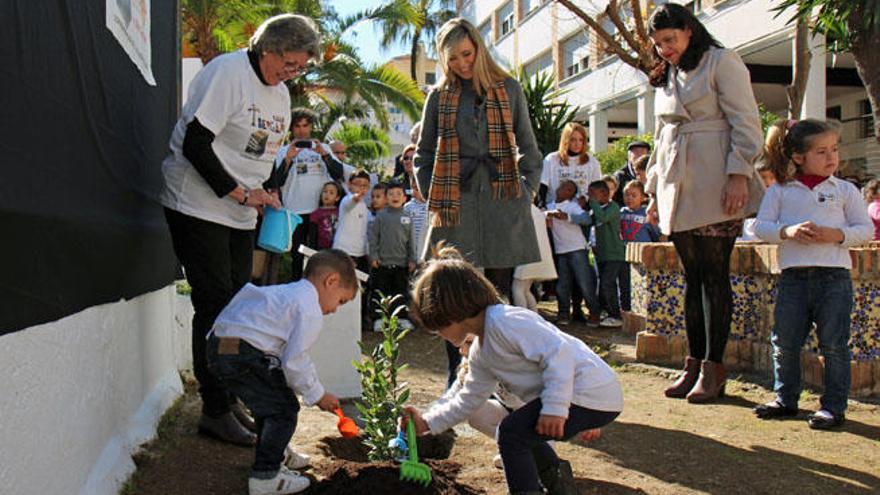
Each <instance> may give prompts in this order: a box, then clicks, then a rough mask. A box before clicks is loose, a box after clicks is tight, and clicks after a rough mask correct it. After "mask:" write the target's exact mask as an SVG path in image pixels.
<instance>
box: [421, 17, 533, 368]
mask: <svg viewBox="0 0 880 495" xmlns="http://www.w3.org/2000/svg"><path fill="white" fill-rule="evenodd" d="M437 52H438V55H439V58H440V66H441V68H442V72H443V75H442V77H441V78H440V81H439V82H438V83H437V85H436V86H435V87H434V88H433V89H432V90H431V92H430V94H429V95H428V98H427V101H426V103H425V109H424V112H423V114H422V130H421V134H420V135H419V140H418V146H417V150H416V156H415V170H416V179H417V181H418V183H419V188H420V189H421V190H422V191H427V194H426V200H427V202H428V210H429V215H430V220H431V230H430V232H429V233H428V234H427V236H428V239H429V243H430V245H434V244H436V243H437V242H439V241H445V243H446V244H447V245H451V246H455V247H456V248H457V249H458V250H459V251H460V252H461V253H463V254H464V256H465V257H466V258H467V259H468V261H470V262H471V263H473V264H474V265H475V266H478V267H480V268H483V269H485V273H486V276H487V277H488V278H489V280H491V281H492V283H493V284H495V286H496V287H498V289H499V292H501V293H502V294H504V295H507V296H508V298H509V294H510V287H511V282H512V276H513V269H514V267H516V266H518V265H524V264H526V263H532V262H535V261H539V260H540V259H541V255H540V252H539V249H538V241H537V238H536V236H535V227H534V225H533V222H532V215H531V213H530V210H529V207H530V205H531V202H532V198H533V197H534V195H535V194H536V193H537V190H538V184H539V183H540V178H541V167H542V163H541V154H540V151H539V150H538V146H537V144H536V143H535V136H534V133H533V132H532V126H531V122H530V120H529V113H528V108H527V107H526V100H525V96H524V95H523V91H522V88H521V87H520V85H519V83H518V82H517V81H516V79H514V78H512V77H510V75H509V74H508V73H507V72H505V71H504V70H503V69H501V67H499V66H498V64H497V63H496V62H495V61H494V60H492V58H491V57H490V56H489V52H488V50H487V48H486V46H485V44H484V43H483V38H482V37H481V36H480V33H479V31H477V29H476V28H475V27H474V26H473V25H472V24H470V23H469V22H468V21H466V20H464V19H461V18H456V19H452V20H450V21H449V22H447V23H446V24H444V25H443V26H442V27H441V28H440V31H439V32H438V34H437ZM447 353H448V355H449V358H450V367H449V371H450V373H449V383H451V382H452V380H454V378H455V368H456V366H457V365H458V360H459V355H458V351H457V350H455V349H454V348H451V349H450V348H447Z"/></svg>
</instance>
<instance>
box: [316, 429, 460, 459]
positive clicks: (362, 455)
mask: <svg viewBox="0 0 880 495" xmlns="http://www.w3.org/2000/svg"><path fill="white" fill-rule="evenodd" d="M418 442H419V459H448V458H449V454H450V453H451V452H452V447H454V446H455V432H454V431H452V430H447V431H446V432H444V433H441V434H439V435H424V436H421V437H419V438H418ZM318 448H319V449H320V450H321V453H323V454H324V455H326V456H328V457H333V458H336V459H342V460H346V461H353V462H369V458H367V453H368V452H369V451H370V449H369V447H367V446H366V445H364V444H363V443H362V442H361V439H360V437H357V438H343V437H339V436H327V437H324V438H322V439H321V440H320V443H319V446H318Z"/></svg>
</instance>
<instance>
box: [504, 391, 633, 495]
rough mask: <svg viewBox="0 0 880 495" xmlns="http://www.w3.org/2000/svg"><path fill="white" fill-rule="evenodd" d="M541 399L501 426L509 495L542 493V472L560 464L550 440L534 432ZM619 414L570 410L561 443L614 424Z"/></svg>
mask: <svg viewBox="0 0 880 495" xmlns="http://www.w3.org/2000/svg"><path fill="white" fill-rule="evenodd" d="M541 407H542V406H541V399H535V400H533V401H531V402H529V403H528V404H526V405H524V406H523V407H521V408H519V409H517V410H516V411H513V412H512V413H510V414H508V415H507V417H506V418H504V419H503V420H502V421H501V424H500V425H498V434H497V435H498V437H497V441H498V452H499V453H500V454H501V459H502V461H503V462H504V476H505V477H506V478H507V489H508V490H509V491H510V493H517V492H529V491H537V492H540V491H541V490H542V487H541V480H540V478H539V474H538V473H540V472H542V471H544V470H546V469H548V468H551V467H554V466H556V465H558V464H559V458H558V457H556V452H554V451H553V448H551V447H550V446H549V445H547V440H556V439H554V438H551V437H547V436H543V435H539V434H538V433H537V432H536V431H535V426H536V425H537V424H538V417H539V416H540V415H541ZM619 414H620V412H608V411H595V410H593V409H587V408H585V407H580V406H576V405H574V404H572V405H571V407H570V408H569V409H568V420H566V422H565V433H564V435H563V437H562V440H568V439H569V438H571V437H573V436H575V435H576V434H578V433H580V432H582V431H584V430H590V429H593V428H600V427H602V426H605V425H607V424H608V423H610V422H612V421H614V418H616V417H617V416H618V415H619Z"/></svg>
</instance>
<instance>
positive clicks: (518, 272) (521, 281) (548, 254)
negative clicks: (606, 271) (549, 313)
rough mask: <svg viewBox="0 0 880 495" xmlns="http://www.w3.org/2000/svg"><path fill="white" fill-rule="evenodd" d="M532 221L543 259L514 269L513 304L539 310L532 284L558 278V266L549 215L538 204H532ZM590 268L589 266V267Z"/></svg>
mask: <svg viewBox="0 0 880 495" xmlns="http://www.w3.org/2000/svg"><path fill="white" fill-rule="evenodd" d="M532 223H534V224H535V236H536V237H537V238H538V251H539V252H540V253H541V259H540V260H539V261H535V262H534V263H528V264H526V265H519V266H517V267H516V268H515V269H514V270H513V286H512V287H511V293H512V297H513V301H511V302H513V305H514V306H519V307H521V308H527V309H530V310H532V311H537V310H538V301H536V300H535V296H534V295H533V294H532V284H533V283H535V282H546V281H548V280H555V279H556V278H557V274H556V267H555V266H554V265H553V248H551V247H550V236H548V235H547V217H546V216H545V215H544V212H542V211H541V210H540V209H538V207H537V206H535V205H532ZM588 269H589V267H588Z"/></svg>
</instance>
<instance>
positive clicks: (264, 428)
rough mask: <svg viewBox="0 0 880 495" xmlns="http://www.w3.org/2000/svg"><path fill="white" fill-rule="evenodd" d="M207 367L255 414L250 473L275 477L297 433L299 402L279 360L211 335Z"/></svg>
mask: <svg viewBox="0 0 880 495" xmlns="http://www.w3.org/2000/svg"><path fill="white" fill-rule="evenodd" d="M221 341H222V342H221ZM208 367H209V368H210V369H211V371H213V372H214V373H215V374H216V375H217V377H219V378H220V379H222V380H223V381H224V382H225V383H226V385H227V386H228V387H229V390H231V391H232V392H233V393H234V394H235V395H237V396H238V397H239V398H240V399H241V400H242V402H244V404H245V405H246V406H247V407H248V408H249V409H250V410H251V413H252V414H253V415H254V421H256V423H257V449H256V453H255V455H254V464H253V467H252V470H253V473H254V474H259V475H260V476H259V477H261V478H267V477H271V476H274V475H275V473H277V472H278V469H279V468H280V467H281V461H283V460H284V449H285V448H286V447H287V444H288V443H290V439H291V438H292V437H293V432H294V431H295V430H296V420H297V414H298V413H299V401H298V400H297V399H296V395H295V394H294V393H293V390H291V388H290V386H288V385H287V380H286V379H285V377H284V371H283V370H282V368H281V362H280V360H279V359H278V358H277V357H275V356H270V355H268V354H265V353H263V352H262V351H260V350H259V349H257V348H255V347H253V346H252V345H250V344H248V343H247V342H245V341H244V340H239V339H220V338H217V337H215V336H213V335H212V336H211V338H210V339H209V340H208Z"/></svg>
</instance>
